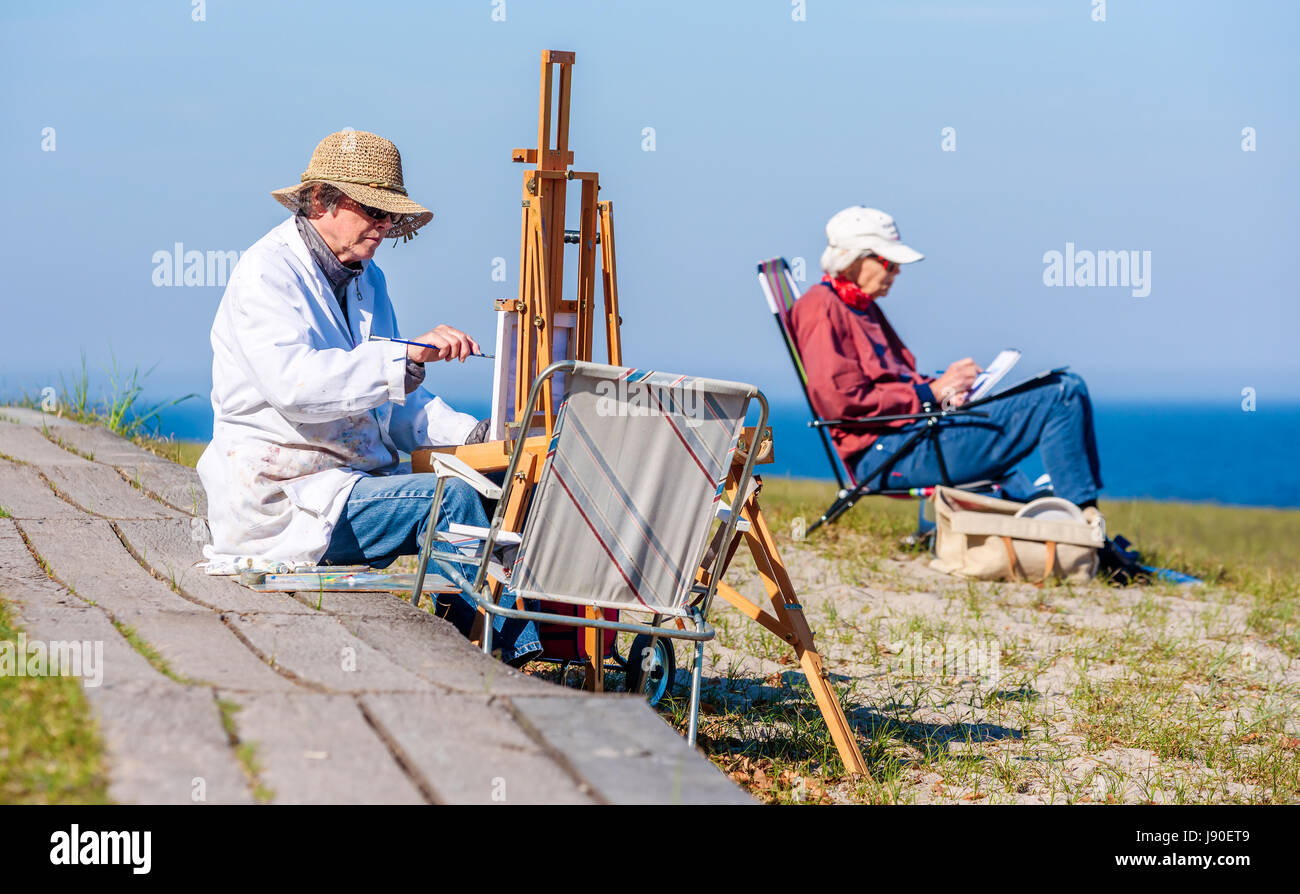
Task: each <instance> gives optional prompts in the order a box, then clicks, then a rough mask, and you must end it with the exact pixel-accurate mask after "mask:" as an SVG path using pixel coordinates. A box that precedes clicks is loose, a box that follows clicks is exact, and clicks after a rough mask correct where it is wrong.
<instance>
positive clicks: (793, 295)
mask: <svg viewBox="0 0 1300 894" xmlns="http://www.w3.org/2000/svg"><path fill="white" fill-rule="evenodd" d="M758 283H759V286H761V287H762V289H763V295H764V297H766V298H767V306H768V309H769V310H770V311H771V312H772V316H773V317H774V318H775V319H776V325H777V327H778V328H779V329H780V330H781V339H782V340H783V341H784V342H785V348H786V350H787V351H788V352H789V353H790V360H791V362H792V363H794V368H795V373H796V374H797V375H798V377H799V387H800V388H801V389H802V390H803V397H804V401H805V402H807V404H808V412H809V414H810V415H811V416H812V418H811V420H810V421H809V422H808V426H809V427H810V428H814V429H816V430H817V434H818V435H819V436H820V437H821V440H822V447H823V449H825V451H826V458H827V460H828V461H829V462H830V464H831V471H832V472H833V473H834V475H835V482H836V484H837V485H838V486H839V490H838V492H837V493H836V495H835V500H834V502H832V503H831V505H830V506H829V507H827V509H826V511H825V512H823V513H822V515H821V518H819V519H817V521H815V522H814V523H813V524H812V525H811V526H809V528H808V531H807V533H809V534H811V533H812V532H813V531H815V530H817V529H818V528H819V527H821V526H822V525H825V524H832V523H834V522H835V521H836V519H838V518H839V517H840V516H841V515H843V514H844V513H845V512H848V511H849V510H850V509H852V508H853V505H854V504H855V503H857V501H858V500H860V499H861V498H862V497H866V496H886V497H896V498H899V499H909V498H916V497H929V496H930V495H931V494H933V493H934V486H933V485H931V486H928V487H912V488H891V487H888V486H886V482H887V481H888V480H889V473H890V471H891V470H892V469H893V467H894V464H895V463H897V462H898V461H899V460H900V459H902V458H903V457H904V456H906V455H907V454H908V452H910V451H911V450H912V449H914V448H915V447H916V446H917V445H918V444H919V443H920V442H921V439H922V438H925V437H930V438H932V439H933V440H934V446H935V452H936V455H937V457H938V460H939V470H940V472H941V474H942V476H943V480H942V481H936V482H935V484H943V485H946V486H948V487H960V488H962V489H963V490H974V491H999V490H1000V489H1001V488H1002V482H1001V481H993V480H984V481H968V482H964V483H961V484H954V483H953V482H952V481H951V480H950V479H949V477H948V467H947V464H946V463H945V462H944V459H943V450H942V449H941V448H940V445H939V439H938V434H939V427H938V423H939V422H940V421H941V420H943V419H944V418H946V417H949V416H958V415H971V416H987V415H988V414H987V413H981V412H979V411H978V410H974V409H972V408H970V407H962V408H958V409H955V410H943V409H929V406H930V405H929V404H927V405H926V407H925V408H923V412H920V413H907V414H900V415H895V416H872V417H870V418H867V419H823V418H821V416H819V415H818V414H817V409H816V408H815V407H814V406H813V403H812V395H811V394H810V393H809V391H808V374H807V372H806V371H805V370H804V366H803V361H802V359H800V357H799V346H798V345H797V344H796V343H795V340H794V332H793V330H792V329H791V327H790V309H791V308H793V307H794V303H795V301H797V300H798V298H799V288H798V286H796V285H795V281H794V276H793V275H792V274H791V273H790V266H789V265H788V264H787V263H786V262H785V258H770V259H769V260H766V261H763V262H761V263H760V264H759V265H758ZM922 420H924V421H928V422H929V423H930V424H929V425H927V426H925V427H924V428H922V429H919V430H918V431H916V432H915V433H914V434H913V436H912V437H910V438H908V440H906V441H905V442H904V443H903V445H902V446H901V447H899V449H898V450H897V451H896V452H895V453H894V455H893V456H892V457H890V460H889V461H888V462H886V463H885V464H884V465H883V466H882V467H881V468H880V470H879V471H878V472H876V473H874V474H873V475H872V476H871V477H870V478H869V479H868V480H866V481H858V480H857V479H856V477H855V476H854V474H853V469H851V468H849V466H848V464H847V463H845V462H844V460H843V459H842V458H841V457H840V455H839V454H838V453H836V452H835V448H834V446H833V445H832V443H831V438H830V434H829V432H828V431H827V429H829V428H832V427H849V426H852V427H854V428H858V429H862V428H872V427H875V428H880V429H881V430H886V429H888V430H893V427H892V426H891V425H890V423H894V422H903V421H912V422H916V421H922ZM924 511H925V505H924V504H922V505H921V506H920V507H919V508H918V511H917V533H916V534H914V535H913V537H916V536H917V535H921V534H924V533H925V531H926V530H927V529H928V528H931V527H932V525H930V524H928V523H927V522H926V521H925V517H924Z"/></svg>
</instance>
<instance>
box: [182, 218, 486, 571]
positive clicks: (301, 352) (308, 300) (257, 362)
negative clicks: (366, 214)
mask: <svg viewBox="0 0 1300 894" xmlns="http://www.w3.org/2000/svg"><path fill="white" fill-rule="evenodd" d="M346 299H347V301H348V318H349V320H350V321H351V326H350V327H349V326H348V325H347V324H345V322H344V320H343V318H342V316H341V314H340V313H339V311H338V307H337V304H336V303H335V300H334V296H333V294H332V293H331V291H330V287H329V282H328V281H327V280H326V278H325V275H324V274H323V273H322V272H321V270H320V268H319V267H317V266H316V264H315V262H314V261H313V260H312V259H311V255H310V254H309V253H308V251H307V246H306V245H305V244H304V243H303V241H302V237H301V236H300V235H299V234H298V230H297V227H296V226H295V225H294V222H293V218H289V219H288V220H286V221H285V222H284V223H282V224H280V225H279V226H277V227H276V228H275V229H273V230H271V232H269V233H267V234H266V235H265V236H263V237H262V238H261V239H260V240H258V242H257V243H256V244H254V245H253V247H252V248H250V249H249V250H248V251H247V252H245V253H244V255H243V257H241V258H240V261H239V264H238V265H237V266H236V267H235V270H234V272H233V274H232V275H231V279H230V282H229V283H228V284H227V286H226V291H225V294H224V295H223V296H222V299H221V305H220V307H218V309H217V315H216V319H215V320H214V321H213V324H212V352H213V360H212V410H213V414H214V423H213V435H212V443H211V444H209V445H208V448H207V449H206V450H205V451H204V452H203V456H202V458H201V459H200V460H199V464H198V471H199V476H200V477H201V478H202V480H203V487H204V489H205V490H206V491H207V496H208V526H209V528H210V529H211V532H212V544H211V545H209V546H206V547H204V554H205V555H207V556H208V558H209V559H210V560H212V561H213V562H214V563H216V564H225V563H227V562H231V561H234V560H236V559H240V558H253V559H254V560H255V562H257V563H259V564H260V563H262V562H266V561H272V562H274V561H281V562H290V563H295V562H317V561H319V559H320V558H321V556H322V555H324V553H325V549H326V547H327V546H328V545H329V539H330V534H331V532H332V530H333V528H334V525H335V524H336V523H337V521H338V519H339V516H340V515H341V514H342V512H343V507H344V505H345V504H346V502H347V496H348V493H349V492H350V491H351V489H352V485H353V484H354V483H355V482H356V480H357V479H358V478H360V477H361V476H362V475H363V474H381V475H382V474H391V473H393V472H394V471H398V468H399V467H398V451H399V450H402V451H405V452H407V453H409V452H411V451H412V450H414V449H416V448H418V447H428V446H439V445H447V444H462V443H464V441H465V438H466V437H468V436H469V433H470V432H471V431H472V430H473V428H474V426H475V424H476V420H475V418H474V417H473V416H470V415H468V414H466V413H458V412H456V411H455V410H453V409H452V408H451V407H450V406H448V405H447V404H446V403H445V402H444V401H442V400H441V399H440V398H438V397H435V396H434V395H432V394H430V393H429V392H428V391H426V390H425V389H423V388H418V389H416V390H415V391H414V392H412V393H411V394H406V393H405V379H406V346H405V345H401V344H395V343H392V342H382V341H372V342H368V341H366V339H367V337H368V336H369V335H370V334H371V333H373V334H375V335H386V336H390V337H400V333H399V332H398V329H397V319H396V316H395V314H394V313H393V305H392V302H391V301H390V300H389V297H388V288H387V286H386V284H385V281H384V274H383V272H382V271H381V270H380V269H379V267H378V265H376V264H375V263H374V262H373V261H372V262H368V263H367V264H366V266H365V271H364V272H363V273H362V274H361V275H360V276H358V277H357V278H356V279H355V280H353V282H352V284H351V285H349V286H348V291H347V296H346Z"/></svg>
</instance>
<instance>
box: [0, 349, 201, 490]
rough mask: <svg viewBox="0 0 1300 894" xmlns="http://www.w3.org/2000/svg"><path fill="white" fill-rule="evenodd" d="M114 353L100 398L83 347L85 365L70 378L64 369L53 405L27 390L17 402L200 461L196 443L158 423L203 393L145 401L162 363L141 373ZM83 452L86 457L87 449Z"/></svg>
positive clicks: (170, 455) (167, 453)
mask: <svg viewBox="0 0 1300 894" xmlns="http://www.w3.org/2000/svg"><path fill="white" fill-rule="evenodd" d="M110 357H111V361H110V366H109V368H108V369H106V370H105V374H106V376H107V382H106V388H105V389H104V390H103V391H102V392H101V395H100V399H99V400H98V401H92V400H91V397H90V391H91V389H90V374H89V371H88V370H87V368H86V355H85V353H84V352H83V353H82V355H81V367H80V369H79V370H78V372H77V373H76V374H74V375H73V377H72V379H71V382H70V383H69V381H68V379H67V378H65V377H64V376H63V375H62V374H60V375H59V386H60V391H59V394H58V395H57V396H56V397H54V400H53V406H52V408H51V404H50V402H49V401H48V400H47V399H46V398H45V397H43V396H36V397H33V396H32V395H28V394H24V395H23V396H22V398H20V399H19V400H18V401H16V404H17V405H18V406H22V407H28V408H30V409H34V410H41V411H42V412H52V414H53V415H55V416H59V417H65V418H69V419H72V420H75V421H77V422H85V423H91V424H98V425H104V426H106V427H107V428H109V429H110V430H111V431H114V432H116V433H117V434H119V435H121V436H122V437H124V438H127V439H129V440H131V441H133V442H135V443H136V444H139V445H140V446H141V447H144V448H145V449H148V450H150V451H152V452H154V453H157V454H158V455H159V456H163V457H165V458H167V459H170V460H172V461H174V462H180V463H183V464H185V465H193V462H186V461H185V460H187V459H189V458H191V457H193V458H194V461H197V455H196V454H195V453H194V447H193V445H192V444H191V443H190V442H185V441H177V440H176V439H175V438H172V437H169V436H166V435H163V434H160V433H158V432H157V430H156V426H157V422H158V419H159V414H161V413H162V411H163V410H165V409H167V408H169V407H174V406H176V405H177V404H179V403H181V402H182V401H186V400H189V399H190V398H193V397H198V395H196V394H186V395H184V396H182V397H178V398H174V399H172V400H168V401H161V402H159V403H156V404H153V405H151V406H145V405H143V403H142V397H143V394H144V383H145V380H146V379H147V378H148V377H149V375H150V373H152V372H153V370H154V369H155V368H156V365H155V367H150V368H149V369H148V370H146V371H145V372H143V373H141V372H140V368H139V367H138V366H137V367H132V368H131V369H130V371H126V370H122V369H119V368H118V365H117V357H116V356H113V355H111V354H110ZM50 437H51V439H52V440H55V441H56V443H59V444H60V446H63V447H65V448H66V449H69V450H72V448H71V447H69V446H68V445H65V444H62V442H60V441H58V440H57V433H53V434H52V435H51V436H50ZM72 452H74V453H79V451H76V450H72ZM199 452H202V451H201V450H200V451H199ZM80 455H83V456H84V455H85V454H80ZM87 458H93V457H87Z"/></svg>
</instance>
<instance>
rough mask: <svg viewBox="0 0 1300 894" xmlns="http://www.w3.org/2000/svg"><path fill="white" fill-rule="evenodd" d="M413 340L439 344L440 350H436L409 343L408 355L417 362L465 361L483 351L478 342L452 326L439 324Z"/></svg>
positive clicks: (407, 347)
mask: <svg viewBox="0 0 1300 894" xmlns="http://www.w3.org/2000/svg"><path fill="white" fill-rule="evenodd" d="M411 340H412V341H422V342H424V343H425V344H429V345H437V346H438V350H436V351H434V350H431V349H430V348H422V347H419V346H418V345H407V346H406V356H407V357H409V358H411V359H412V360H414V361H415V362H416V363H428V362H429V361H430V360H459V361H461V362H462V363H464V362H465V358H466V357H469V356H470V355H471V354H481V353H483V352H482V351H481V350H480V349H479V346H478V342H476V341H474V339H472V338H470V337H469V336H468V335H466V334H465V333H464V332H461V331H460V330H459V329H453V328H452V327H451V326H437V327H435V328H433V329H430V330H429V331H428V332H426V333H424V335H421V336H420V337H419V338H413V339H411Z"/></svg>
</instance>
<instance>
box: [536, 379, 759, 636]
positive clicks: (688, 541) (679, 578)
mask: <svg viewBox="0 0 1300 894" xmlns="http://www.w3.org/2000/svg"><path fill="white" fill-rule="evenodd" d="M757 393H758V391H757V389H756V388H754V387H753V386H752V385H742V384H738V383H735V382H722V381H717V380H713V379H701V378H692V377H688V376H677V375H670V374H667V373H660V372H654V371H651V370H639V369H625V368H621V367H615V366H604V365H601V364H595V363H583V362H579V363H578V364H577V365H576V367H575V368H574V370H573V372H572V374H571V375H570V376H569V381H568V388H567V391H566V393H565V397H564V401H563V403H562V404H561V405H560V409H559V411H558V413H557V417H556V425H555V430H554V433H553V436H552V438H551V443H550V445H549V448H548V451H547V455H546V464H545V466H544V467H543V469H542V475H541V478H540V480H539V482H538V485H537V488H536V489H535V490H534V492H533V500H532V505H531V507H530V508H529V513H528V521H527V523H526V525H525V526H524V533H523V542H522V543H521V545H520V550H519V556H518V558H517V559H516V561H515V564H514V566H513V569H512V571H511V575H510V585H511V587H512V588H514V589H515V590H516V592H517V593H518V594H519V595H521V596H525V597H536V598H539V599H550V600H557V601H562V602H574V603H582V604H588V605H597V606H604V607H610V608H621V609H633V610H641V611H647V612H655V613H659V614H667V615H681V614H684V611H683V607H684V606H686V605H687V604H688V603H689V602H690V600H691V587H692V585H693V584H694V582H695V572H696V569H697V568H698V567H699V563H700V559H701V557H702V555H703V552H704V548H705V543H706V540H707V538H708V535H709V529H710V526H711V524H712V522H713V520H714V518H715V514H716V509H717V503H718V501H719V500H720V499H721V496H722V490H723V485H724V483H725V481H726V478H727V473H728V471H729V470H730V468H731V460H732V455H733V454H734V453H735V450H736V442H737V439H738V438H739V436H740V431H741V428H742V426H743V424H744V418H745V410H746V408H747V406H748V404H749V400H750V398H752V397H754V396H755V395H756V394H757Z"/></svg>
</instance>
